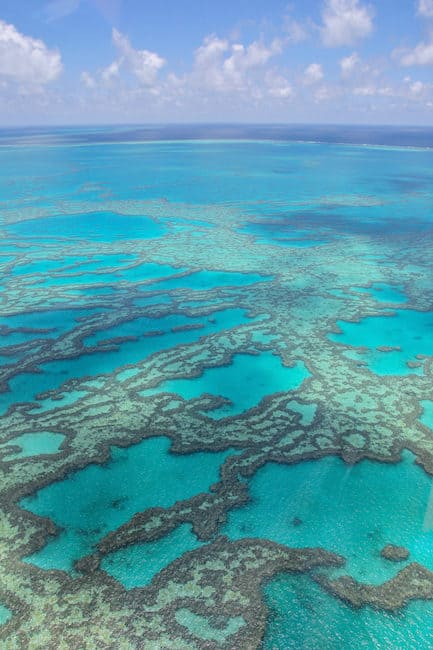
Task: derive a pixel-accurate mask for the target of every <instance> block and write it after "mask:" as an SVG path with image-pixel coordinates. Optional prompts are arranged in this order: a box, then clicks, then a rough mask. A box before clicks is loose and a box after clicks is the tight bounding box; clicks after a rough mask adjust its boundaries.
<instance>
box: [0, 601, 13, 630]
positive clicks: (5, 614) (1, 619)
mask: <svg viewBox="0 0 433 650" xmlns="http://www.w3.org/2000/svg"><path fill="white" fill-rule="evenodd" d="M11 616H12V612H11V611H10V609H8V608H7V607H5V606H4V605H1V604H0V625H4V624H5V623H7V622H8V620H9V619H10V618H11Z"/></svg>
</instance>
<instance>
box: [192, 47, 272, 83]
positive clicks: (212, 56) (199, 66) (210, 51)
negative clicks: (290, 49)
mask: <svg viewBox="0 0 433 650" xmlns="http://www.w3.org/2000/svg"><path fill="white" fill-rule="evenodd" d="M281 50H282V45H281V42H280V40H278V39H274V40H273V41H272V43H271V44H270V45H265V44H264V43H263V42H261V41H253V42H252V43H250V44H249V45H243V44H242V43H229V41H227V40H226V39H220V38H218V37H217V36H215V35H211V36H207V37H206V38H205V39H204V41H203V44H202V45H201V46H200V47H199V48H197V50H196V52H195V57H194V66H193V72H192V74H191V75H190V78H189V80H190V81H191V82H192V83H193V84H194V83H195V84H197V83H200V84H202V86H203V87H206V88H208V89H212V90H215V91H219V92H221V91H222V92H224V91H232V90H241V89H245V88H246V87H248V86H249V85H250V84H251V82H252V76H254V74H255V73H256V71H257V70H260V69H263V68H264V67H265V66H266V64H267V63H268V61H269V60H270V59H271V58H272V57H273V56H275V55H277V54H279V53H280V52H281Z"/></svg>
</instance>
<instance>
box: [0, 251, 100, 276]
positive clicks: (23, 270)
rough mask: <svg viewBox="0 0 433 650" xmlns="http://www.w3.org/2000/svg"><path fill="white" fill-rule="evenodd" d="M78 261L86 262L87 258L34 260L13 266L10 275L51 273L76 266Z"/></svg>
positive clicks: (71, 257)
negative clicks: (72, 265)
mask: <svg viewBox="0 0 433 650" xmlns="http://www.w3.org/2000/svg"><path fill="white" fill-rule="evenodd" d="M80 260H86V261H87V260H88V257H84V258H83V257H82V256H78V255H70V256H65V257H62V258H59V259H55V260H53V259H41V258H35V259H33V260H32V261H27V262H25V263H24V264H19V265H16V266H14V268H13V269H12V272H11V275H12V276H14V275H27V274H34V273H52V272H54V271H58V270H59V269H63V268H64V267H65V266H69V265H71V264H76V263H78V262H79V261H80Z"/></svg>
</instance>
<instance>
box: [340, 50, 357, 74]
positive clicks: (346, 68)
mask: <svg viewBox="0 0 433 650" xmlns="http://www.w3.org/2000/svg"><path fill="white" fill-rule="evenodd" d="M360 62H361V60H360V58H359V56H358V55H357V53H356V52H353V54H351V55H350V56H345V57H343V58H342V59H340V61H339V64H340V70H341V75H342V77H344V78H345V79H348V78H349V77H350V76H351V75H352V74H353V72H354V71H355V70H356V69H357V68H358V66H359V64H360Z"/></svg>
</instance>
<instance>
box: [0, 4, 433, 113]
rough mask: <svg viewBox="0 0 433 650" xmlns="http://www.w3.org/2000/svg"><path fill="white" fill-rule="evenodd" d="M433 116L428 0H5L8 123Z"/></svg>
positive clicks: (0, 42)
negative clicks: (288, 0) (289, 0)
mask: <svg viewBox="0 0 433 650" xmlns="http://www.w3.org/2000/svg"><path fill="white" fill-rule="evenodd" d="M154 122H158V123H162V122H170V123H173V122H179V123H182V122H188V123H194V122H250V123H254V122H256V123H275V122H279V123H309V122H313V123H331V124H338V123H346V124H347V123H349V124H409V125H433V0H372V1H371V2H368V1H364V0H293V1H292V2H287V0H286V1H283V0H266V1H265V0H152V1H150V0H0V126H10V125H38V124H42V125H44V124H53V125H54V124H55V125H59V124H65V125H67V124H98V123H99V124H109V123H112V124H114V123H116V124H120V123H130V124H132V123H135V124H138V123H154Z"/></svg>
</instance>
